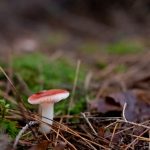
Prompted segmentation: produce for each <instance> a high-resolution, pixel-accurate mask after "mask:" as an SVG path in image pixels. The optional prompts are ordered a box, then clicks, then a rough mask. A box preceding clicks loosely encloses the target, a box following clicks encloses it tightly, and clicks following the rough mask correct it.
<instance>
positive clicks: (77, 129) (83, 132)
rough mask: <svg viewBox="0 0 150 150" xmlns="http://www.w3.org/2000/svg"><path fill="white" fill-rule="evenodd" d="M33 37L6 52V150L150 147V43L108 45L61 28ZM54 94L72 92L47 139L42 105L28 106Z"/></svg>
mask: <svg viewBox="0 0 150 150" xmlns="http://www.w3.org/2000/svg"><path fill="white" fill-rule="evenodd" d="M28 35H30V36H28V37H26V36H24V37H22V38H16V39H15V40H14V41H13V42H12V44H11V45H10V46H6V45H7V44H4V45H2V48H3V51H1V52H0V53H1V62H0V64H1V68H0V117H1V118H0V131H1V132H0V133H1V135H0V147H1V148H2V149H3V150H5V149H6V150H7V149H9V150H10V149H29V150H46V149H54V150H64V149H68V150H69V149H70V150H79V149H81V150H84V149H85V150H87V149H94V150H96V149H99V150H100V149H101V150H102V149H104V150H105V149H111V150H113V149H114V150H116V149H118V150H130V149H131V150H133V149H134V150H148V149H149V148H150V109H149V108H150V93H149V90H150V66H149V64H150V59H149V58H150V51H149V49H148V47H149V42H148V41H147V40H146V39H142V38H138V37H136V38H135V37H132V38H121V39H120V38H116V39H115V40H111V38H110V39H109V40H107V41H106V40H100V39H99V38H93V37H89V36H88V38H87V37H86V38H85V37H83V36H77V35H75V34H73V35H72V34H70V32H67V31H66V30H58V29H57V30H48V32H47V30H46V31H44V32H42V33H40V36H37V34H35V33H32V34H28ZM39 37H40V38H39ZM41 39H42V40H41ZM52 88H64V89H67V90H69V91H70V93H71V96H70V97H69V98H68V99H67V100H64V101H62V102H60V103H58V104H56V105H55V118H54V122H53V125H52V130H51V132H50V134H48V135H44V134H41V133H40V132H39V131H38V125H39V123H40V122H41V121H40V116H39V115H38V113H37V112H38V111H37V110H38V106H31V105H30V104H29V103H28V102H27V99H28V97H29V96H30V95H31V94H32V93H35V92H39V91H41V90H44V89H52ZM68 108H69V109H68ZM30 121H35V122H34V124H33V125H31V124H32V122H30ZM23 127H25V128H23ZM20 131H21V132H22V133H21V135H20ZM17 135H19V136H20V137H19V139H18V136H17Z"/></svg>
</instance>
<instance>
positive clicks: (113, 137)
mask: <svg viewBox="0 0 150 150" xmlns="http://www.w3.org/2000/svg"><path fill="white" fill-rule="evenodd" d="M117 127H118V123H116V125H115V127H114V130H113V133H112V136H111V139H110V143H109V146H111V143H112V141H113V138H114V135H115V132H116V129H117Z"/></svg>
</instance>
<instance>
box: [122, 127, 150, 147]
mask: <svg viewBox="0 0 150 150" xmlns="http://www.w3.org/2000/svg"><path fill="white" fill-rule="evenodd" d="M147 131H148V129H146V130H145V131H144V132H142V133H141V134H140V135H139V136H138V137H137V138H136V139H134V140H133V141H132V142H131V143H130V144H128V145H127V147H126V148H125V150H127V149H128V148H129V147H130V146H131V145H132V144H134V143H135V142H136V141H137V140H138V139H139V137H140V136H142V135H143V134H144V133H146V132H147Z"/></svg>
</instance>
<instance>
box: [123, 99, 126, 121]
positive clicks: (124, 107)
mask: <svg viewBox="0 0 150 150" xmlns="http://www.w3.org/2000/svg"><path fill="white" fill-rule="evenodd" d="M126 107H127V103H126V102H125V103H124V105H123V110H122V118H123V120H124V121H125V122H127V119H126V116H125V110H126Z"/></svg>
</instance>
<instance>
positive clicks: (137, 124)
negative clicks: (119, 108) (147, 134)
mask: <svg viewBox="0 0 150 150" xmlns="http://www.w3.org/2000/svg"><path fill="white" fill-rule="evenodd" d="M117 121H118V122H123V123H129V124H132V125H135V126H138V127H143V128H146V129H149V130H150V126H146V125H143V124H140V123H135V122H131V121H124V120H120V119H118V120H117Z"/></svg>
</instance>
